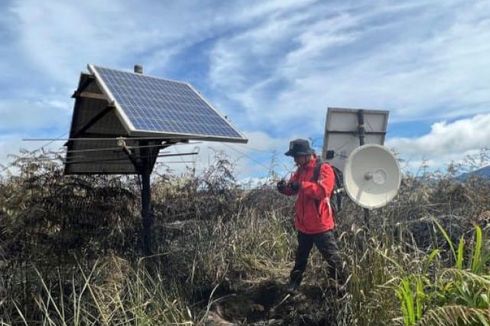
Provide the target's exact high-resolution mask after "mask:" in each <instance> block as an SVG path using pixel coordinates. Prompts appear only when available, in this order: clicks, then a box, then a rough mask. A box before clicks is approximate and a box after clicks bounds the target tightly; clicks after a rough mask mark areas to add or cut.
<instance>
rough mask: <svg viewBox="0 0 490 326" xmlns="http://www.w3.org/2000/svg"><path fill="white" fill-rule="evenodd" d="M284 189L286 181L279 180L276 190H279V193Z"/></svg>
mask: <svg viewBox="0 0 490 326" xmlns="http://www.w3.org/2000/svg"><path fill="white" fill-rule="evenodd" d="M286 187H287V185H286V180H284V179H281V181H279V182H278V183H277V190H279V191H280V192H283V191H285V190H286Z"/></svg>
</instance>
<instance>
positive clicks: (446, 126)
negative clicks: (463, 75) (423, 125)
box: [386, 114, 490, 168]
mask: <svg viewBox="0 0 490 326" xmlns="http://www.w3.org/2000/svg"><path fill="white" fill-rule="evenodd" d="M386 145H387V146H388V147H390V148H395V149H396V150H397V151H398V152H400V154H401V155H402V157H404V158H405V159H406V160H407V161H408V163H409V167H410V168H416V167H417V165H419V164H421V163H422V160H426V161H427V164H428V165H430V166H432V167H437V168H439V167H444V165H446V164H448V163H449V162H451V161H454V162H461V161H462V160H463V158H464V157H465V156H467V155H474V154H476V153H478V152H479V150H481V149H483V148H489V147H490V114H479V115H475V116H474V117H472V118H467V119H460V120H456V121H454V122H450V123H448V122H446V121H441V122H437V123H434V124H433V125H432V127H431V131H430V132H429V133H428V134H426V135H423V136H421V137H417V138H392V139H388V140H387V142H386Z"/></svg>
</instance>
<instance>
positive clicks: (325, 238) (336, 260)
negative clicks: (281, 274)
mask: <svg viewBox="0 0 490 326" xmlns="http://www.w3.org/2000/svg"><path fill="white" fill-rule="evenodd" d="M313 244H315V246H316V247H317V248H318V250H319V251H320V253H321V254H322V256H323V258H325V260H326V261H327V264H328V266H327V268H328V275H329V277H330V278H332V279H334V280H337V281H338V282H339V283H341V284H343V283H344V282H345V275H344V274H345V273H343V269H342V259H341V258H340V255H339V249H338V247H337V242H336V241H335V236H334V232H333V231H327V232H323V233H318V234H304V233H301V232H299V231H298V249H297V251H296V262H295V264H294V268H293V270H292V271H291V275H290V279H291V282H294V283H296V284H297V285H299V284H300V283H301V280H302V279H303V272H304V271H305V269H306V265H307V263H308V256H309V255H310V251H311V248H312V247H313Z"/></svg>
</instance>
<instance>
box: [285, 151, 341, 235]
mask: <svg viewBox="0 0 490 326" xmlns="http://www.w3.org/2000/svg"><path fill="white" fill-rule="evenodd" d="M317 159H318V158H317V157H316V156H314V158H313V159H312V160H310V162H309V163H308V164H306V165H305V166H303V167H299V168H298V169H297V170H296V172H295V173H294V174H293V175H292V177H291V179H290V180H289V181H288V186H287V187H286V188H285V189H284V190H283V191H281V193H283V194H285V195H288V196H292V195H296V194H297V195H298V198H297V199H296V204H295V208H296V218H295V220H294V225H295V227H296V229H297V230H298V231H301V232H302V233H307V234H315V233H321V232H325V231H328V230H333V229H334V228H335V223H334V216H333V211H332V209H331V207H330V200H329V199H330V195H331V193H332V191H333V187H334V184H335V174H334V172H333V169H332V167H331V166H330V165H328V164H322V165H321V168H320V174H319V177H318V182H315V181H312V180H311V179H312V178H313V171H314V170H315V166H316V161H317ZM292 182H298V183H299V184H300V187H299V190H298V191H297V192H294V191H293V190H292V189H291V187H290V186H289V185H290V184H291V183H292Z"/></svg>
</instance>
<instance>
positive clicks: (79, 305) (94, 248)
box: [0, 152, 490, 325]
mask: <svg viewBox="0 0 490 326" xmlns="http://www.w3.org/2000/svg"><path fill="white" fill-rule="evenodd" d="M48 157H49V159H47V158H48ZM52 157H53V154H52V153H43V152H36V153H23V154H21V155H19V156H18V157H16V159H15V161H14V162H13V163H12V165H11V166H10V167H9V169H10V170H11V171H15V173H13V174H5V175H4V176H3V177H2V179H1V182H0V273H1V274H0V275H1V276H0V322H1V323H3V324H7V325H17V324H27V325H31V324H32V325H36V324H46V325H65V324H71V325H87V324H102V325H119V324H121V325H126V324H127V325H132V324H148V325H172V324H173V325H176V324H179V325H194V324H196V325H394V324H395V325H396V324H398V325H437V324H440V325H485V323H488V322H489V320H490V316H489V312H488V311H489V307H490V301H489V297H490V279H489V273H488V272H489V259H490V247H489V245H490V244H489V242H488V230H489V226H488V225H489V222H490V195H489V194H490V183H489V181H488V179H479V178H469V179H468V180H466V181H464V182H459V181H457V180H456V179H455V178H453V177H452V176H451V175H447V174H445V175H436V174H424V175H423V176H422V177H415V176H406V177H405V178H404V179H403V182H402V187H401V189H400V193H399V195H398V196H397V198H396V199H395V200H394V201H393V202H392V203H390V204H389V205H388V206H386V207H383V208H381V209H377V210H374V211H372V212H371V214H370V217H369V221H365V220H364V219H363V212H362V209H361V208H359V207H357V206H356V205H354V204H353V203H351V202H349V200H347V199H345V201H344V203H345V206H344V208H343V210H342V212H341V213H340V214H339V216H337V218H336V219H337V223H338V229H337V235H338V238H339V246H340V247H341V252H342V255H343V258H344V260H345V261H346V263H347V264H348V265H349V270H350V271H351V276H350V282H349V284H348V291H347V295H344V296H342V297H339V296H338V295H337V293H336V289H335V288H333V287H332V284H331V283H330V282H329V280H328V278H327V274H326V269H325V266H324V262H323V260H322V259H321V257H320V255H319V254H318V252H316V251H314V252H313V257H312V261H311V262H310V264H309V266H308V268H307V272H306V273H305V280H304V285H302V287H301V288H300V291H299V293H298V294H297V295H295V296H290V295H288V294H286V292H285V284H286V283H287V279H288V273H289V270H290V268H291V265H292V262H293V260H294V259H293V257H294V252H293V250H294V248H295V241H296V239H295V233H294V230H293V226H292V214H293V212H294V210H293V205H294V200H293V199H291V198H286V197H284V196H280V195H279V194H277V193H276V192H275V190H274V188H273V186H272V185H269V184H264V185H262V186H257V187H254V188H248V187H244V186H243V185H241V184H240V183H239V182H237V180H236V178H235V174H234V166H233V164H232V163H230V162H229V161H228V160H227V159H226V157H223V156H220V157H217V158H216V160H215V162H214V163H213V164H212V165H210V166H209V168H208V169H207V170H206V171H204V172H203V173H202V174H199V175H197V174H195V173H194V172H193V171H192V170H189V171H188V173H186V174H184V175H181V176H178V177H177V176H172V175H171V174H168V173H162V174H161V175H156V176H155V177H154V179H153V181H152V188H153V195H152V205H153V214H154V215H153V218H154V225H153V229H152V237H153V242H152V252H153V253H154V254H153V255H152V256H143V255H142V251H141V248H142V244H141V217H140V210H141V207H140V201H139V182H138V180H137V178H134V177H117V176H64V175H63V167H62V165H61V163H57V161H56V160H52Z"/></svg>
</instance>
